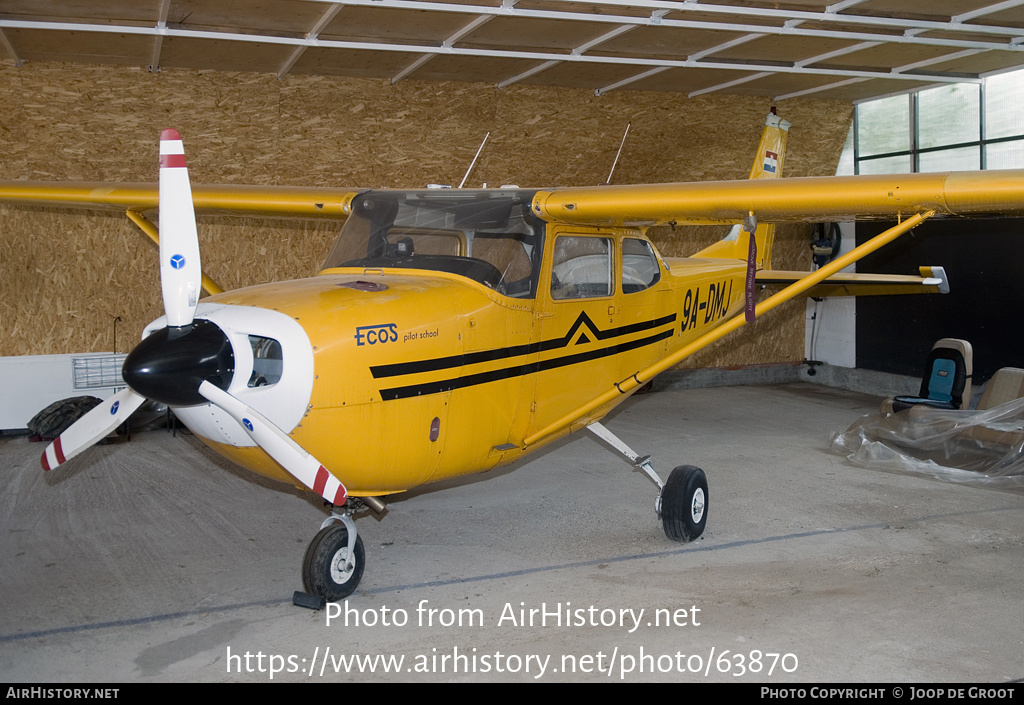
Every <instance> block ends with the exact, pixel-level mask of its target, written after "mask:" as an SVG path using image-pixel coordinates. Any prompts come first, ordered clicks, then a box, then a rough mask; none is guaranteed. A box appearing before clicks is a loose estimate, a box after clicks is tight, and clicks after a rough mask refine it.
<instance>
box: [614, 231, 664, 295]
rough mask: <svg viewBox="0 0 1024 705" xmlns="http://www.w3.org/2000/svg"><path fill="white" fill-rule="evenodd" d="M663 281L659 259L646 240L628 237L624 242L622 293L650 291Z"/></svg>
mask: <svg viewBox="0 0 1024 705" xmlns="http://www.w3.org/2000/svg"><path fill="white" fill-rule="evenodd" d="M659 279H661V270H660V269H659V268H658V258H657V257H656V256H655V254H654V248H652V247H651V243H649V242H647V241H646V240H638V239H636V238H631V237H627V238H626V239H625V240H623V241H622V293H623V294H635V293H636V292H638V291H643V290H644V289H649V288H650V287H652V286H654V285H655V284H657V283H658V280H659Z"/></svg>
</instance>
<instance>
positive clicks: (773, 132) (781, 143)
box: [694, 107, 789, 269]
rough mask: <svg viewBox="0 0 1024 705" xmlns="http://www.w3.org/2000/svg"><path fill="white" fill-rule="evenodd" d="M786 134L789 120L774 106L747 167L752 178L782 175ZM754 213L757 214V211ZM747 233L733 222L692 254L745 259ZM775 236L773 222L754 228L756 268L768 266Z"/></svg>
mask: <svg viewBox="0 0 1024 705" xmlns="http://www.w3.org/2000/svg"><path fill="white" fill-rule="evenodd" d="M788 134H789V123H788V122H786V121H785V120H783V119H782V118H780V117H779V116H778V114H777V113H776V112H775V108H774V107H773V108H772V111H771V112H770V113H769V114H768V117H767V118H766V119H765V122H764V130H762V132H761V141H760V142H759V143H758V145H757V154H756V155H755V157H754V165H753V166H752V167H751V168H750V178H751V179H777V178H779V177H780V176H782V163H783V161H784V160H785V157H786V138H787V136H788ZM754 216H755V217H756V216H757V213H756V211H755V212H754ZM749 237H750V236H749V234H748V233H747V232H746V231H745V230H744V229H743V226H742V225H740V224H737V225H734V226H733V227H732V229H731V230H730V231H729V234H728V235H726V237H725V239H723V240H721V241H719V242H716V243H715V244H714V245H712V246H711V247H708V248H706V249H704V250H701V251H700V252H698V253H697V254H695V255H694V257H721V258H725V259H746V258H747V253H748V251H749V246H750V239H749ZM774 240H775V225H774V224H772V223H765V224H761V225H758V226H757V228H756V230H755V231H754V242H755V243H756V244H757V268H758V269H770V268H771V266H772V243H773V242H774Z"/></svg>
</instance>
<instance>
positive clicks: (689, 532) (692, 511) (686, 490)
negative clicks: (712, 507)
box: [661, 465, 708, 541]
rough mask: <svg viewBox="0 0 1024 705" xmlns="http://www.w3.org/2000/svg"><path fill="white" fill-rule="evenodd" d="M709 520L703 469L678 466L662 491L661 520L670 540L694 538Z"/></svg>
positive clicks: (706, 486) (702, 530) (706, 485)
mask: <svg viewBox="0 0 1024 705" xmlns="http://www.w3.org/2000/svg"><path fill="white" fill-rule="evenodd" d="M707 521H708V480H707V478H706V477H705V476H704V471H703V470H701V469H700V468H697V467H694V466H692V465H680V466H679V467H677V468H676V469H675V470H673V471H672V474H671V475H669V476H668V482H666V483H665V487H664V488H663V489H662V490H661V523H662V525H663V526H664V527H665V535H666V536H668V537H669V538H670V539H672V540H673V541H693V540H694V539H695V538H697V537H699V536H700V535H701V534H703V533H704V525H705V524H706V523H707Z"/></svg>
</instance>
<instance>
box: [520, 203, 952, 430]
mask: <svg viewBox="0 0 1024 705" xmlns="http://www.w3.org/2000/svg"><path fill="white" fill-rule="evenodd" d="M933 215H935V211H926V212H924V213H917V214H916V215H913V216H911V217H909V218H907V219H906V220H904V221H903V222H902V223H899V224H898V225H895V226H893V227H891V228H889V229H888V230H886V231H885V232H883V233H881V234H879V235H876V236H875V237H873V238H871V239H870V240H868V241H867V242H865V243H864V244H863V245H860V246H858V247H856V248H855V249H853V250H851V251H850V252H847V253H846V254H845V255H843V256H842V257H838V258H836V259H835V260H833V261H832V262H830V263H829V264H827V265H825V266H824V267H822V268H821V269H818V270H816V271H814V272H811V273H810V274H808V275H807V276H806V277H803V278H802V279H800V280H799V281H796V282H794V283H793V284H790V285H789V286H787V287H786V288H785V289H783V290H782V291H780V292H778V293H776V294H774V295H772V296H770V297H768V298H767V299H765V300H764V301H762V302H761V303H759V304H758V305H757V307H756V308H755V309H754V310H755V314H756V315H757V316H762V315H764V314H765V313H767V312H768V311H771V310H772V309H773V308H775V307H776V306H778V305H779V304H783V303H785V302H786V301H789V300H790V299H792V298H794V297H796V296H799V295H800V294H802V293H803V292H804V291H806V290H807V289H810V288H811V287H812V286H814V285H815V284H818V283H819V282H821V281H822V280H824V279H827V278H828V277H830V276H832V275H833V274H835V273H836V272H838V271H839V270H841V269H843V268H844V267H847V266H849V265H851V264H853V263H854V262H856V261H858V260H860V259H861V258H863V257H865V256H867V255H869V254H871V253H872V252H874V251H875V250H877V249H878V248H880V247H882V246H883V245H887V244H889V243H890V242H892V241H893V240H895V239H896V238H898V237H899V236H900V235H903V234H904V233H905V232H907V231H908V230H910V229H912V228H915V227H917V226H918V225H920V224H921V223H922V222H924V221H925V220H927V219H928V218H930V217H932V216H933ZM746 322H747V321H746V317H745V316H744V315H736V316H733V317H732V318H730V319H729V320H728V321H727V322H726V323H724V324H722V325H720V326H718V327H717V328H715V329H714V330H712V331H709V332H708V333H705V334H704V335H702V336H701V337H699V338H697V339H696V340H694V341H693V342H692V343H690V344H689V345H686V346H684V347H682V348H680V349H679V350H677V351H676V352H674V353H673V354H671V355H669V356H668V357H666V358H664V359H663V360H661V361H660V362H658V363H656V364H654V365H651V366H650V367H648V368H647V369H645V370H640V371H639V372H637V373H636V374H633V375H630V376H629V377H627V378H626V379H624V380H623V381H621V382H618V383H616V384H614V385H613V386H612V388H611V389H609V390H608V391H607V392H605V393H604V394H602V395H601V396H599V397H596V398H594V399H592V400H591V401H589V402H587V403H586V404H584V405H583V406H580V407H578V408H576V409H574V410H572V411H570V412H569V413H568V414H566V415H565V416H563V417H562V418H560V419H558V420H557V421H555V422H554V423H551V424H548V425H547V426H545V427H544V428H542V429H541V430H539V431H537V432H536V433H533V434H531V435H529V436H527V437H526V438H524V439H523V447H529V446H532V445H534V444H535V443H537V442H538V441H540V440H542V439H544V438H547V437H548V436H551V435H554V434H556V433H558V432H559V431H563V430H565V429H566V428H568V427H569V426H571V425H572V424H573V423H575V422H576V421H579V420H580V419H583V418H584V417H586V416H587V415H589V414H591V413H593V412H594V411H595V410H597V409H599V408H601V407H602V406H604V405H605V404H608V403H610V402H612V401H614V400H615V399H617V398H618V397H619V396H620V395H622V394H628V393H629V392H631V391H633V390H634V389H636V388H637V387H639V386H641V385H643V384H645V383H646V382H648V381H649V380H650V379H652V378H653V377H654V376H655V375H658V374H661V373H662V372H664V371H665V370H667V369H668V368H670V367H673V366H674V365H677V364H679V363H680V362H682V361H683V360H685V359H686V358H688V357H689V356H690V355H693V354H694V353H695V352H697V351H698V350H701V349H703V348H705V347H707V346H708V345H710V344H711V343H713V342H715V341H717V340H719V339H720V338H723V337H725V336H726V335H728V334H729V333H732V332H733V331H734V330H736V329H737V328H740V327H741V326H742V325H743V324H744V323H746Z"/></svg>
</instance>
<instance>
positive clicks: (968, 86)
mask: <svg viewBox="0 0 1024 705" xmlns="http://www.w3.org/2000/svg"><path fill="white" fill-rule="evenodd" d="M1022 102H1024V71H1012V72H1009V73H1004V74H999V75H994V76H989V77H987V78H985V79H984V80H983V81H982V82H981V83H952V84H947V85H944V86H939V87H936V88H929V89H927V90H922V91H917V92H914V93H908V94H905V95H896V96H890V97H888V98H881V99H878V100H870V101H865V102H863V103H860V104H858V105H857V108H856V111H855V113H854V129H853V150H854V165H855V169H856V173H858V174H894V173H910V172H934V171H970V170H974V169H1010V168H1022V167H1024V114H1022V112H1021V110H1020V105H1021V103H1022Z"/></svg>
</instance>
